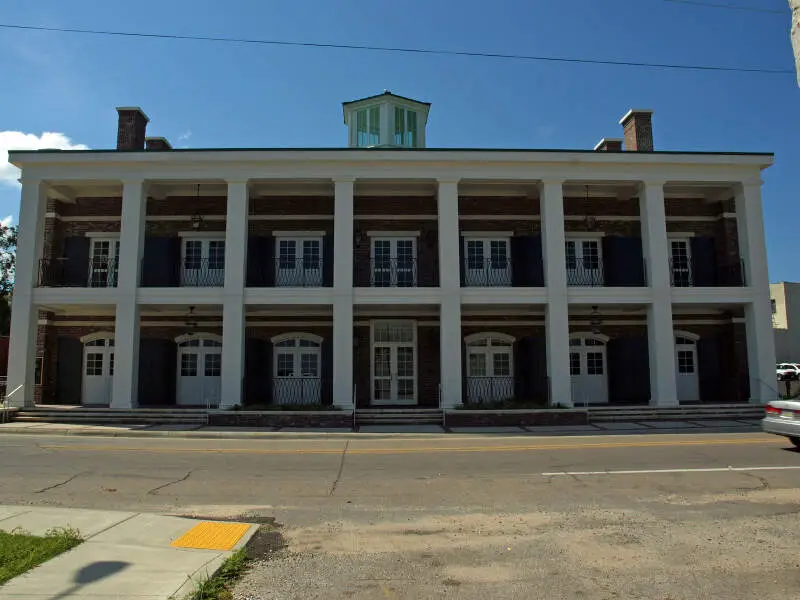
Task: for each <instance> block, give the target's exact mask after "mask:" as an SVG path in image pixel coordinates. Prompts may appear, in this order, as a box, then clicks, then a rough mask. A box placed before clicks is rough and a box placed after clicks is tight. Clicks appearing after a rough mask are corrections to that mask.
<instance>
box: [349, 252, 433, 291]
mask: <svg viewBox="0 0 800 600" xmlns="http://www.w3.org/2000/svg"><path fill="white" fill-rule="evenodd" d="M364 266H366V267H367V272H366V273H365V272H364V269H363V266H362V265H359V264H357V265H356V269H357V275H358V276H357V278H356V281H357V283H358V285H362V286H369V287H392V288H398V287H429V286H433V285H435V283H434V281H435V275H434V267H433V265H425V266H426V267H428V266H430V272H426V273H425V275H426V276H425V277H424V278H421V277H420V275H421V273H420V264H419V261H418V260H417V259H416V258H373V259H370V261H369V263H365V264H364Z"/></svg>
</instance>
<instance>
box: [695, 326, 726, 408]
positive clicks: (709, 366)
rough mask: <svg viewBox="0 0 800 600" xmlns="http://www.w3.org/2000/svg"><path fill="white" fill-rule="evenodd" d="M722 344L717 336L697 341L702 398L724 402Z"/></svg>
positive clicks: (703, 399) (706, 400)
mask: <svg viewBox="0 0 800 600" xmlns="http://www.w3.org/2000/svg"><path fill="white" fill-rule="evenodd" d="M719 358H720V344H719V339H718V338H717V337H709V338H702V339H700V340H698V341H697V378H698V381H699V383H700V400H702V401H703V402H715V403H723V402H729V401H730V400H728V399H726V398H725V397H724V395H725V391H724V388H723V384H724V383H725V381H724V379H723V377H722V372H721V369H720V360H719Z"/></svg>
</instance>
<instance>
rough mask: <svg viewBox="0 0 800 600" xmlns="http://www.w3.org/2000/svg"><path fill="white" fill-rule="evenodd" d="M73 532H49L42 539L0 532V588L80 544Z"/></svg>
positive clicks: (77, 533) (77, 535) (24, 534)
mask: <svg viewBox="0 0 800 600" xmlns="http://www.w3.org/2000/svg"><path fill="white" fill-rule="evenodd" d="M81 541H82V540H81V536H80V533H79V532H78V531H76V530H75V529H67V528H64V529H51V530H50V531H48V532H47V533H46V534H45V535H44V537H38V536H35V535H28V534H27V533H25V532H23V531H16V530H15V531H13V532H11V533H6V532H5V531H0V585H3V584H4V583H5V582H6V581H8V580H9V579H11V578H12V577H16V576H17V575H21V574H22V573H24V572H25V571H28V570H30V569H32V568H33V567H36V566H38V565H40V564H42V563H43V562H45V561H48V560H50V559H51V558H53V557H54V556H58V555H59V554H61V553H62V552H66V551H67V550H69V549H70V548H74V547H75V546H77V545H78V544H80V543H81Z"/></svg>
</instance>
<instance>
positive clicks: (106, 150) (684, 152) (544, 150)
mask: <svg viewBox="0 0 800 600" xmlns="http://www.w3.org/2000/svg"><path fill="white" fill-rule="evenodd" d="M606 139H608V138H606ZM158 152H165V153H166V152H169V153H172V154H175V153H190V152H408V153H415V152H418V153H425V152H489V153H499V152H513V153H541V154H545V153H551V154H570V153H572V154H592V155H597V154H598V152H597V151H596V150H591V149H587V148H577V149H575V148H402V147H381V146H376V147H373V148H349V147H346V148H333V147H319V148H315V147H311V148H293V147H286V148H172V149H171V150H117V149H113V148H96V149H91V148H90V149H86V150H59V149H58V148H43V149H40V150H9V151H8V156H9V159H10V158H11V157H12V156H23V155H28V154H32V155H38V154H75V155H80V154H104V153H107V154H136V153H141V154H142V155H143V156H152V155H153V154H154V153H158ZM652 155H657V156H658V155H662V156H676V155H686V156H768V157H773V158H774V156H775V153H774V152H733V151H722V152H720V151H716V152H712V151H705V150H654V151H652V152H630V151H628V152H616V153H613V154H609V155H607V156H616V157H620V156H624V157H635V156H652Z"/></svg>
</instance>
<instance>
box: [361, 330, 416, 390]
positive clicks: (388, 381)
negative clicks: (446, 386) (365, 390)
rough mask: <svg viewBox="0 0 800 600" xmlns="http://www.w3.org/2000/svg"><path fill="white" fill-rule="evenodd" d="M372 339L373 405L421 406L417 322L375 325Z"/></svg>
mask: <svg viewBox="0 0 800 600" xmlns="http://www.w3.org/2000/svg"><path fill="white" fill-rule="evenodd" d="M371 339H372V404H373V405H376V406H380V405H387V404H408V405H415V404H417V402H418V399H417V324H416V322H415V321H373V323H372V336H371Z"/></svg>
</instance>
